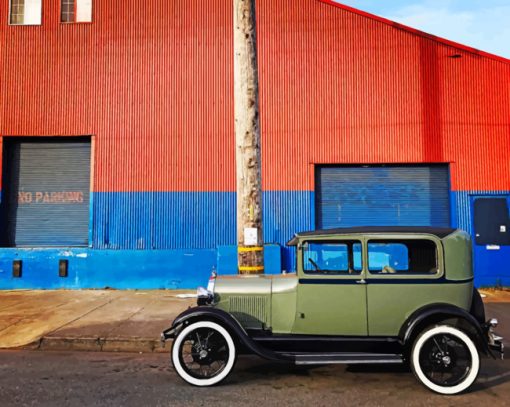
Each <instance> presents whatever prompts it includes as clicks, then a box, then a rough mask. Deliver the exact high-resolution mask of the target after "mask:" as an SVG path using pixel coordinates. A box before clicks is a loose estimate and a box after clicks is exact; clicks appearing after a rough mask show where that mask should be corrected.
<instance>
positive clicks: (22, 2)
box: [9, 0, 42, 25]
mask: <svg viewBox="0 0 510 407" xmlns="http://www.w3.org/2000/svg"><path fill="white" fill-rule="evenodd" d="M9 5H10V7H9V24H11V25H40V24H41V19H42V0H10V4H9Z"/></svg>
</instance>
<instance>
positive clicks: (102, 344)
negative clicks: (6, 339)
mask: <svg viewBox="0 0 510 407" xmlns="http://www.w3.org/2000/svg"><path fill="white" fill-rule="evenodd" d="M168 343H171V341H168V342H167V346H165V347H163V346H161V342H160V341H159V340H156V339H153V338H136V337H135V338H97V337H95V338H93V337H89V338H86V337H85V338H84V337H81V338H69V337H57V336H46V337H42V338H41V339H40V340H38V341H35V342H32V343H31V344H28V345H26V346H22V347H20V348H18V349H25V350H40V351H79V352H126V353H166V352H169V351H170V346H168Z"/></svg>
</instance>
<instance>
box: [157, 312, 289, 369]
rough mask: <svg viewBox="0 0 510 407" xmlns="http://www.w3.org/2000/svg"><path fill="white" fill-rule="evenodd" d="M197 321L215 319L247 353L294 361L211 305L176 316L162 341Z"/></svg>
mask: <svg viewBox="0 0 510 407" xmlns="http://www.w3.org/2000/svg"><path fill="white" fill-rule="evenodd" d="M196 321H213V322H216V323H218V324H219V325H221V326H222V327H224V328H225V329H226V330H227V331H229V333H230V334H231V335H232V336H233V339H234V340H235V341H236V342H237V343H238V344H239V345H241V348H242V349H243V350H244V351H245V352H246V353H252V354H255V355H258V356H260V357H262V358H264V359H268V360H274V361H292V360H293V359H291V358H290V357H287V356H285V355H283V354H279V353H276V352H273V351H272V350H270V349H266V348H264V347H262V346H260V345H258V344H257V343H256V342H255V341H253V339H251V338H250V336H249V335H248V333H247V332H246V331H245V330H244V328H243V327H242V326H241V324H240V323H239V322H238V321H237V320H236V319H235V318H234V317H233V316H232V315H231V314H229V313H228V312H226V311H223V310H221V309H218V308H214V307H211V306H198V307H193V308H189V309H187V310H186V311H184V312H183V313H181V314H180V315H179V316H177V318H175V320H174V322H173V323H172V326H171V327H170V328H168V329H167V330H165V331H163V333H162V334H161V340H162V342H165V341H166V340H168V339H172V338H175V337H176V336H177V335H178V334H179V332H180V331H181V330H182V329H183V328H184V327H185V326H187V325H189V324H191V323H193V322H196Z"/></svg>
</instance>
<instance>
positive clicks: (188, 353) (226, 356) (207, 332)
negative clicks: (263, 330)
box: [171, 321, 236, 387]
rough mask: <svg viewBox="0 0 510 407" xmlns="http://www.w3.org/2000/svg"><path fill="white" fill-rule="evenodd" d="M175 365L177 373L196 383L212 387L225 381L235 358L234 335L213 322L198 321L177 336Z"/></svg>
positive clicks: (184, 378)
mask: <svg viewBox="0 0 510 407" xmlns="http://www.w3.org/2000/svg"><path fill="white" fill-rule="evenodd" d="M171 354H172V364H173V366H174V368H175V371H176V372H177V374H178V375H179V376H180V377H181V378H182V379H183V380H185V381H186V382H188V383H190V384H192V385H194V386H201V387H205V386H213V385H215V384H218V383H220V382H221V381H222V380H224V379H225V378H226V377H227V376H228V375H229V373H230V372H231V371H232V369H233V367H234V364H235V361H236V348H235V344H234V341H233V339H232V336H231V335H230V334H229V333H228V331H227V330H226V329H225V328H223V327H222V326H221V325H219V324H217V323H215V322H211V321H200V322H195V323H192V324H190V325H188V326H187V327H185V328H184V329H183V330H182V331H181V332H179V334H178V335H177V337H176V338H175V339H174V342H173V345H172V352H171Z"/></svg>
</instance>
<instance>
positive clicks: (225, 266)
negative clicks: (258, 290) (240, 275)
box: [216, 244, 282, 275]
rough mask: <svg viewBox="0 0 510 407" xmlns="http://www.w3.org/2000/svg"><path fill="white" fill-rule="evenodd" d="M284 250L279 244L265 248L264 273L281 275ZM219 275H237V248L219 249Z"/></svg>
mask: <svg viewBox="0 0 510 407" xmlns="http://www.w3.org/2000/svg"><path fill="white" fill-rule="evenodd" d="M281 253H282V249H281V247H280V245H278V244H270V245H265V246H264V273H265V274H281V272H282V268H281V264H282V254H281ZM216 264H217V267H218V270H217V271H218V274H220V275H229V274H230V275H231V274H237V246H220V247H218V260H217V261H216Z"/></svg>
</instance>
